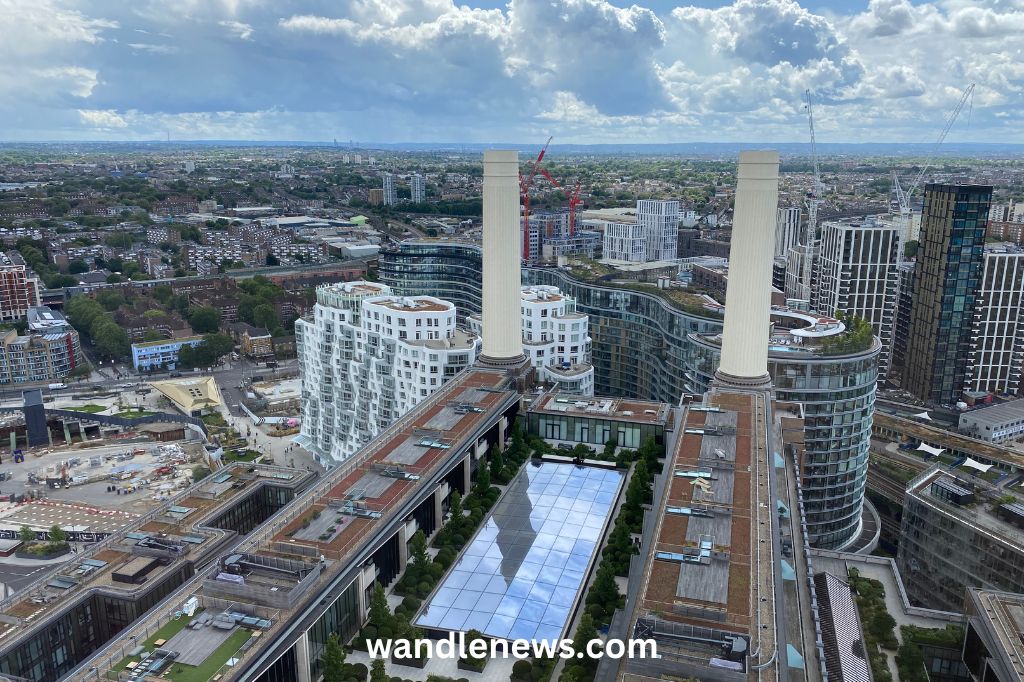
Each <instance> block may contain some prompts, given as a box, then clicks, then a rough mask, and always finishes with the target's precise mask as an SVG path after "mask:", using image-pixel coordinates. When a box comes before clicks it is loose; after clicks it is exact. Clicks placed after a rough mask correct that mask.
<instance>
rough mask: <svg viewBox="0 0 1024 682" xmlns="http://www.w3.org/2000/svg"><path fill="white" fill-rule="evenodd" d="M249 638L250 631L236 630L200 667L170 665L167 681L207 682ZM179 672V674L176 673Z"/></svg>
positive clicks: (178, 664) (250, 635)
mask: <svg viewBox="0 0 1024 682" xmlns="http://www.w3.org/2000/svg"><path fill="white" fill-rule="evenodd" d="M250 637H252V630H246V629H245V628H238V629H237V630H235V631H234V632H232V633H231V635H230V636H229V637H228V638H227V639H226V640H224V643H223V644H221V645H220V646H219V647H217V648H216V649H215V650H214V652H213V653H212V654H210V656H209V657H208V658H207V659H206V660H205V661H203V663H202V665H197V666H191V665H182V664H180V663H172V664H171V667H170V668H169V670H170V673H168V675H167V679H169V680H172V682H208V680H209V679H210V678H211V677H213V676H214V675H216V674H217V671H218V670H220V668H221V666H222V665H224V664H225V663H227V662H228V659H229V658H231V657H232V656H234V655H235V654H236V653H238V649H239V648H240V647H241V646H242V645H243V644H245V643H246V642H248V641H249V638H250ZM179 670H180V671H181V672H178V671H179Z"/></svg>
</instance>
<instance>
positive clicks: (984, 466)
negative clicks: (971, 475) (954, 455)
mask: <svg viewBox="0 0 1024 682" xmlns="http://www.w3.org/2000/svg"><path fill="white" fill-rule="evenodd" d="M963 465H964V466H965V467H971V468H972V469H977V470H978V471H980V472H981V473H985V472H986V471H988V470H989V469H991V468H992V465H991V464H982V463H981V462H977V461H975V460H973V459H971V458H970V457H968V458H967V459H965V460H964V464H963Z"/></svg>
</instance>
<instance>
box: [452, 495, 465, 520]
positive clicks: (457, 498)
mask: <svg viewBox="0 0 1024 682" xmlns="http://www.w3.org/2000/svg"><path fill="white" fill-rule="evenodd" d="M450 499H451V504H450V505H449V507H448V511H450V512H451V515H452V522H453V524H454V525H455V527H456V528H458V527H459V526H460V525H461V524H462V520H463V518H465V514H464V513H463V510H462V495H460V494H459V491H458V490H456V491H454V492H453V493H452V495H451V498H450Z"/></svg>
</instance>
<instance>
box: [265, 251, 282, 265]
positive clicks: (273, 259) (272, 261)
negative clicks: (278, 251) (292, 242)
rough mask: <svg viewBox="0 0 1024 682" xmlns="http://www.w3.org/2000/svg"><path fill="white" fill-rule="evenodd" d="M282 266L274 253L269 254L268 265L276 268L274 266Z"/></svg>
mask: <svg viewBox="0 0 1024 682" xmlns="http://www.w3.org/2000/svg"><path fill="white" fill-rule="evenodd" d="M280 264H281V261H279V260H278V259H277V256H275V255H274V254H272V253H268V254H267V265H270V266H274V265H280Z"/></svg>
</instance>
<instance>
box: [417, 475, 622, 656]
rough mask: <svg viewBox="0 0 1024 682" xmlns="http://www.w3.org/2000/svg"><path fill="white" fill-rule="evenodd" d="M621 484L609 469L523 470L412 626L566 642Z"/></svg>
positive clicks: (620, 477) (511, 637)
mask: <svg viewBox="0 0 1024 682" xmlns="http://www.w3.org/2000/svg"><path fill="white" fill-rule="evenodd" d="M622 478H623V474H622V472H620V471H618V470H615V469H599V468H596V467H582V466H575V465H571V464H555V463H551V462H545V463H542V464H534V463H530V464H527V465H526V466H525V467H524V469H523V471H522V472H520V474H519V475H518V476H517V477H516V478H515V479H514V480H513V481H512V483H511V484H510V485H509V488H508V490H506V491H505V494H504V495H503V496H502V497H501V499H500V500H499V501H498V504H497V505H496V506H495V508H494V512H493V513H492V515H491V516H490V517H489V518H488V519H487V521H486V523H484V525H483V527H482V528H481V529H480V530H479V531H478V532H477V534H476V535H475V536H474V537H473V540H472V541H471V542H470V544H469V546H467V548H466V550H465V552H464V553H463V555H462V556H461V557H460V558H459V560H458V562H457V563H456V564H455V565H454V566H453V567H452V570H451V572H450V573H448V575H446V576H445V577H444V579H443V580H442V581H441V584H440V586H439V587H438V588H437V590H436V591H435V592H434V593H433V594H432V595H431V596H430V598H429V599H428V601H427V603H426V605H425V607H424V609H423V611H422V612H421V613H420V615H419V617H418V618H417V619H416V625H417V626H419V627H422V628H426V629H429V630H446V631H462V632H466V631H469V630H479V631H480V632H482V633H483V634H485V635H489V636H491V637H500V638H508V639H518V638H523V639H543V640H554V639H558V638H560V637H562V636H564V634H563V633H564V630H565V628H566V625H567V624H568V621H569V617H570V615H571V614H572V610H573V605H574V604H575V602H576V600H577V598H578V596H579V592H580V590H581V589H582V587H583V584H584V581H585V580H586V577H587V574H588V573H589V571H590V564H591V562H592V561H593V560H594V557H595V555H596V553H597V549H598V547H599V546H600V544H601V537H602V535H603V532H604V527H605V525H606V524H607V522H608V519H609V517H610V516H611V513H612V509H613V507H614V506H615V500H616V498H617V497H618V492H619V488H620V487H621V485H622Z"/></svg>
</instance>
